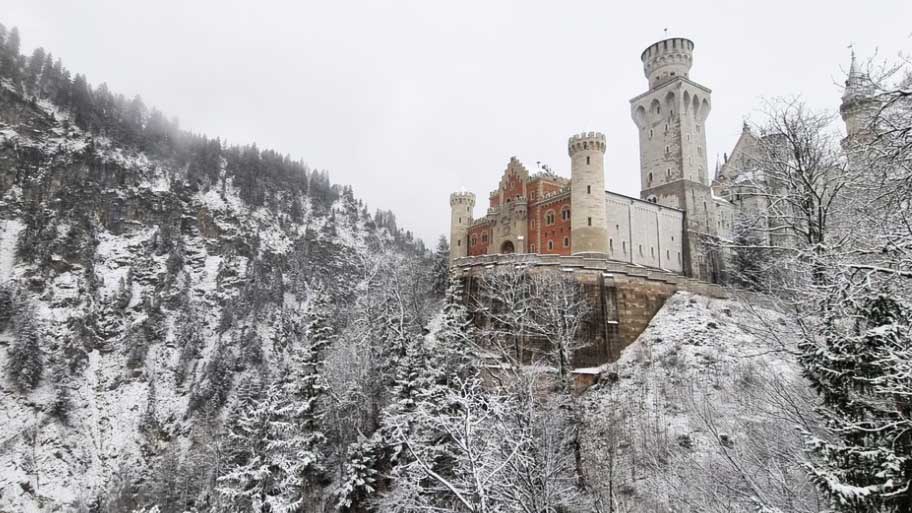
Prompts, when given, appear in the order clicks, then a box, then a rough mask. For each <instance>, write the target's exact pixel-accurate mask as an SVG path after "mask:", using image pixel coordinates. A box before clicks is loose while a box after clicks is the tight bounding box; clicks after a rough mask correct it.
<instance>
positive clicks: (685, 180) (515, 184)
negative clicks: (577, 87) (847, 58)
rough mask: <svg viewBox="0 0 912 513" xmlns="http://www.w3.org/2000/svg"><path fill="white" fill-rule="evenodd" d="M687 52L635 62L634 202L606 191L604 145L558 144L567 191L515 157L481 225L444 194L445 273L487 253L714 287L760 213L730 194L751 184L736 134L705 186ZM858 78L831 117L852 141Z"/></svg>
mask: <svg viewBox="0 0 912 513" xmlns="http://www.w3.org/2000/svg"><path fill="white" fill-rule="evenodd" d="M693 50H694V44H693V42H692V41H690V40H689V39H685V38H670V39H665V40H662V41H659V42H657V43H654V44H652V45H650V46H649V47H648V48H646V50H644V51H643V53H642V55H641V56H640V59H641V61H642V63H643V72H644V74H645V76H646V79H647V80H648V89H647V91H646V92H644V93H642V94H640V95H638V96H635V97H634V98H633V99H631V100H630V112H631V116H632V118H633V122H634V124H635V125H636V127H637V130H638V133H639V145H640V181H641V190H640V197H639V198H632V197H628V196H625V195H622V194H618V193H615V192H611V191H606V190H605V172H604V161H605V148H606V146H605V136H604V135H603V134H600V133H595V132H587V133H581V134H578V135H574V136H573V137H571V138H570V139H569V141H568V143H567V151H568V154H569V157H570V178H569V180H568V179H567V178H564V177H560V176H557V175H555V174H553V173H552V172H550V171H548V170H546V171H544V172H541V171H540V172H535V173H530V172H529V171H528V170H527V169H526V168H525V167H524V166H523V164H522V163H520V162H519V161H518V160H517V159H516V158H515V157H514V158H511V159H510V161H509V163H508V164H507V168H506V170H505V171H504V173H503V175H502V177H501V179H500V184H499V186H498V188H497V189H496V190H495V191H493V192H491V194H490V195H489V205H488V210H487V213H486V215H485V216H483V217H481V218H478V219H476V218H474V217H473V209H474V206H475V195H474V194H472V193H471V192H457V193H453V194H451V195H450V207H451V219H450V258H451V263H455V262H456V261H457V260H458V259H461V258H462V259H464V258H465V257H477V256H481V255H492V254H508V253H534V254H539V255H562V256H570V255H577V256H583V257H590V258H599V259H604V260H609V261H616V262H624V263H627V264H632V265H635V266H642V267H646V268H653V269H658V270H664V271H669V272H671V273H677V274H682V275H684V276H687V277H692V278H696V279H698V280H702V281H705V282H712V283H720V282H722V281H723V280H724V272H725V270H724V268H725V264H724V262H725V260H726V259H725V258H724V255H723V254H722V251H721V250H720V247H724V245H725V244H724V242H726V241H730V240H731V238H732V235H733V230H734V224H735V220H736V217H737V216H738V214H739V212H740V211H741V210H742V209H762V208H763V207H764V206H763V205H762V204H761V203H762V199H760V198H756V197H754V198H753V199H752V198H751V197H750V195H747V194H744V195H742V194H740V193H739V185H738V184H742V185H743V183H744V180H745V177H749V176H750V162H751V158H750V153H751V151H752V149H753V148H754V147H755V146H756V143H757V141H758V139H757V137H756V136H755V135H754V134H752V133H751V131H750V129H749V127H748V126H747V125H746V124H745V126H744V131H743V134H742V136H741V138H740V139H739V140H738V143H737V144H736V145H735V148H734V150H733V151H732V153H731V158H727V157H726V159H725V160H726V161H725V164H724V165H717V167H716V173H715V175H714V180H713V182H712V183H710V182H709V173H708V167H707V154H706V120H707V118H708V117H709V113H710V110H711V107H712V100H711V96H712V91H711V90H710V89H709V88H707V87H706V86H704V85H701V84H699V83H697V82H695V81H693V80H691V78H690V69H691V65H692V64H693ZM863 78H864V77H862V76H861V75H860V74H859V73H858V72H857V71H856V68H855V63H854V57H853V62H852V68H851V70H850V73H849V79H848V81H847V82H846V93H845V95H844V96H843V105H842V109H841V112H842V114H843V119H844V120H845V122H846V126H847V128H848V132H849V137H850V138H851V137H852V134H853V132H857V131H859V130H860V127H861V126H862V122H861V121H858V118H859V117H860V115H861V113H863V112H864V111H865V109H864V108H863V105H864V102H863V101H861V100H860V99H861V98H863V97H864V93H865V91H862V90H861V89H862V88H863V85H862V84H863V83H864V80H863ZM783 243H787V241H784V242H783Z"/></svg>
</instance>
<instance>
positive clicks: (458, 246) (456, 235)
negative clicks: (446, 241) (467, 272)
mask: <svg viewBox="0 0 912 513" xmlns="http://www.w3.org/2000/svg"><path fill="white" fill-rule="evenodd" d="M473 208H475V195H474V194H472V193H471V192H454V193H453V194H450V262H452V261H453V260H454V259H456V258H460V257H464V256H467V255H468V250H469V238H468V233H469V225H471V224H472V209H473Z"/></svg>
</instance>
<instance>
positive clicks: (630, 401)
mask: <svg viewBox="0 0 912 513" xmlns="http://www.w3.org/2000/svg"><path fill="white" fill-rule="evenodd" d="M788 333H789V324H788V322H787V320H786V319H785V318H784V317H783V316H781V315H780V314H778V313H776V312H773V311H769V310H762V309H756V308H752V307H749V306H747V305H744V304H741V303H738V302H737V301H733V300H716V299H709V298H706V297H701V296H695V295H691V294H688V293H681V292H679V293H677V294H676V295H674V296H673V297H671V298H669V300H668V301H667V302H666V303H665V306H664V307H663V308H662V309H661V310H660V311H659V313H658V314H657V315H656V316H655V318H654V319H653V320H652V322H651V323H650V325H649V326H648V327H647V329H646V330H645V331H644V332H643V334H642V335H640V337H639V338H638V339H637V340H636V342H634V343H633V344H631V345H630V346H629V347H628V348H626V349H625V350H624V351H623V353H622V355H621V357H620V359H619V360H618V362H617V363H615V364H612V365H609V366H607V367H606V368H605V369H604V370H603V371H602V374H601V378H602V384H600V385H598V386H596V387H594V388H592V389H590V390H589V391H588V392H587V393H586V394H585V395H584V402H585V404H586V406H587V415H586V422H585V426H584V431H583V432H584V440H583V457H584V459H585V460H586V464H585V467H586V469H587V474H588V478H589V479H590V480H591V481H592V482H593V483H595V488H596V489H597V490H598V491H599V492H600V494H601V496H602V497H603V499H604V500H608V499H607V497H609V496H612V495H613V497H614V499H613V500H614V504H615V506H616V507H617V508H619V509H616V510H617V511H636V512H639V511H643V512H646V511H649V512H672V511H716V510H715V509H701V508H712V507H718V505H720V504H723V505H726V507H728V508H730V509H728V510H727V511H749V510H753V507H754V506H755V504H757V502H758V501H760V502H762V501H766V502H767V503H769V504H773V505H779V506H786V505H787V503H788V501H789V500H791V501H793V503H797V502H808V501H812V500H813V498H814V491H813V487H812V486H811V485H810V484H809V483H808V482H807V479H806V477H805V474H804V472H803V470H802V469H801V468H800V467H799V461H798V458H799V457H800V454H801V447H802V439H801V436H800V433H799V431H798V427H797V426H802V427H805V428H808V427H812V426H813V425H815V422H816V421H815V418H814V415H813V413H812V407H813V401H814V397H813V393H812V391H811V390H810V389H809V387H808V386H807V384H806V383H805V382H804V380H803V378H802V377H801V374H800V368H799V366H798V364H797V362H796V360H795V358H794V356H793V353H792V350H793V349H794V340H793V339H792V338H791V337H790V336H789V335H788ZM761 490H762V492H761ZM770 490H773V491H772V492H771V491H770ZM767 496H769V497H767ZM605 504H607V502H606V503H605ZM714 505H715V506H714ZM607 510H608V509H606V511H607ZM790 510H791V509H783V511H790ZM721 511H726V510H721Z"/></svg>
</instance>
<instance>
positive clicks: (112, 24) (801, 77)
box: [0, 0, 912, 243]
mask: <svg viewBox="0 0 912 513" xmlns="http://www.w3.org/2000/svg"><path fill="white" fill-rule="evenodd" d="M381 4H385V5H381ZM874 5H876V6H877V7H876V10H875V9H874V8H871V7H869V6H874ZM0 6H2V8H0V16H2V19H0V21H2V22H3V23H4V24H6V25H7V26H18V27H19V29H20V31H21V33H22V39H23V49H24V51H28V52H30V51H31V50H32V49H33V48H35V47H36V46H43V47H45V48H46V49H48V50H50V51H51V52H53V53H54V55H56V56H59V57H61V58H62V59H63V62H64V65H65V66H67V67H68V68H69V69H70V71H71V72H73V73H83V74H85V75H86V76H87V77H88V79H89V81H90V82H91V83H92V84H96V85H97V84H99V83H101V82H107V83H108V85H109V86H110V87H111V89H112V90H113V91H116V92H120V93H123V94H125V95H128V96H131V95H133V94H140V95H141V96H142V97H143V99H144V100H145V102H146V104H147V105H149V106H157V107H159V108H160V109H161V110H163V111H164V112H165V113H166V114H168V115H169V116H176V117H178V118H179V119H180V122H181V126H182V127H183V128H186V129H190V130H193V131H195V132H202V133H206V134H208V135H210V136H220V137H223V138H227V139H228V140H229V141H230V142H232V143H238V144H246V143H249V142H256V143H257V145H258V146H260V147H261V148H273V149H275V150H277V151H280V152H282V153H288V154H290V155H291V156H292V157H294V158H301V159H303V160H304V161H306V162H307V163H308V164H309V165H310V166H311V167H314V168H318V169H326V170H328V171H329V172H330V176H331V178H332V180H333V182H335V183H345V184H351V185H352V186H353V187H354V188H355V193H356V194H357V195H358V196H359V197H361V198H363V199H364V200H366V201H367V202H368V204H369V206H370V207H371V209H374V208H383V209H392V210H393V211H394V212H395V213H396V215H397V217H398V219H399V223H400V225H401V226H403V227H405V228H407V229H410V230H412V231H413V232H415V233H416V234H418V235H419V236H421V237H423V238H424V239H425V240H426V241H428V242H429V243H433V242H434V241H435V240H436V237H437V236H438V235H439V234H443V233H445V232H447V231H448V229H449V226H448V223H449V200H448V196H449V193H450V192H452V191H455V190H458V189H460V188H462V187H464V188H466V189H467V190H470V191H473V192H475V193H476V195H477V196H478V204H477V205H476V207H475V215H476V217H478V216H481V215H484V212H485V209H486V208H487V195H488V193H489V192H490V191H491V190H492V189H494V188H495V187H496V186H497V181H498V178H499V176H500V174H501V173H502V172H503V170H504V169H505V167H506V164H507V162H508V160H509V158H510V156H511V155H516V156H517V157H519V158H520V160H522V161H523V162H524V163H525V164H526V165H527V167H528V168H529V169H530V171H534V170H535V168H536V161H541V162H542V163H546V164H548V165H550V166H551V167H552V168H553V169H554V170H556V171H558V172H559V173H561V174H564V175H569V159H568V157H567V153H566V144H567V138H568V137H569V136H570V135H572V134H574V133H577V132H582V131H590V130H597V131H601V132H604V133H605V134H607V136H608V151H607V157H606V165H605V170H606V179H605V183H606V186H607V188H608V189H610V190H614V191H617V192H620V193H624V194H629V195H634V196H637V195H638V193H639V178H638V173H639V163H638V151H637V139H636V129H635V127H634V125H633V122H632V121H631V120H630V114H629V102H628V100H629V99H630V98H632V97H634V96H636V95H638V94H640V93H642V92H644V91H645V90H646V79H645V78H644V77H643V73H642V64H641V62H640V60H639V56H640V53H641V52H642V51H643V49H644V48H646V47H647V46H648V45H650V44H651V43H653V42H655V41H657V40H660V39H662V38H664V35H665V32H664V29H666V28H667V29H668V36H682V37H688V38H690V39H692V40H693V41H694V43H695V50H694V66H693V68H692V70H691V73H690V77H691V79H692V80H694V81H696V82H699V83H701V84H703V85H705V86H707V87H709V88H710V89H712V90H713V97H712V99H713V111H712V113H711V114H710V117H709V120H708V122H707V134H708V139H709V140H708V153H709V155H710V161H709V167H710V169H712V167H713V165H714V161H715V155H716V154H721V153H722V152H724V151H730V149H731V147H732V146H733V145H734V143H735V140H736V139H737V137H738V134H739V133H740V130H741V125H742V120H743V119H745V117H747V118H749V119H752V120H754V121H760V119H761V115H760V113H759V109H760V107H761V106H762V99H763V98H771V97H776V96H784V95H794V94H800V95H802V96H803V97H804V98H805V99H806V100H807V101H808V103H810V104H811V105H812V106H814V107H818V108H828V109H835V108H837V107H838V101H839V96H840V94H841V91H840V84H841V82H842V80H843V74H844V73H845V71H846V69H847V67H848V61H849V50H848V49H847V46H848V45H849V44H854V45H855V48H856V51H857V52H858V54H859V57H867V56H870V55H872V54H873V53H874V52H875V51H879V55H880V56H881V57H887V58H889V57H893V56H895V55H896V54H897V53H898V52H900V51H904V52H910V51H912V2H910V1H909V0H895V1H893V0H890V1H887V0H876V1H875V0H872V1H870V2H863V1H858V0H856V1H854V2H844V1H814V2H810V1H798V0H789V1H780V0H773V1H762V2H758V1H752V2H723V1H676V2H670V3H667V4H666V3H661V2H625V3H621V2H614V1H607V0H601V1H591V2H575V1H565V2H555V1H549V2H538V1H535V2H533V1H528V0H526V1H515V2H506V1H495V0H487V1H481V2H475V1H466V0H462V1H449V2H434V1H428V0H423V1H414V2H406V1H397V2H392V1H387V2H366V1H365V2H349V1H322V2H304V1H296V2H291V1H288V2H266V1H254V0H246V1H229V0H205V1H203V0H192V1H191V0H183V1H172V0H167V1H166V0H156V1H144V2H134V1H127V0H81V1H79V2H73V1H71V0H61V1H42V0H0Z"/></svg>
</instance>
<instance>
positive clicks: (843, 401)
mask: <svg viewBox="0 0 912 513" xmlns="http://www.w3.org/2000/svg"><path fill="white" fill-rule="evenodd" d="M910 329H912V312H910V309H909V307H908V306H907V305H903V304H901V303H899V302H897V301H896V300H895V299H892V298H891V297H888V296H886V295H877V296H874V297H869V298H867V299H864V300H861V301H855V300H851V299H846V300H844V301H842V302H840V303H839V304H835V305H830V306H828V308H827V310H826V318H825V322H824V324H823V331H822V333H821V335H822V337H823V343H822V344H817V343H814V342H813V341H805V342H804V343H803V344H802V347H801V349H802V356H801V360H802V364H803V365H804V368H805V374H806V376H807V377H808V379H809V380H810V381H811V384H812V386H813V387H814V389H815V390H817V392H818V393H819V394H820V396H821V399H822V402H823V405H822V407H821V408H820V409H819V412H820V413H821V415H822V416H823V418H824V420H825V422H826V427H827V428H828V433H829V436H828V437H823V438H821V437H816V436H811V435H810V434H808V437H809V449H810V452H811V455H812V456H813V458H812V460H811V462H810V463H808V465H807V467H808V470H809V472H810V474H811V478H812V480H813V481H814V483H815V484H816V485H817V486H818V487H819V488H820V489H821V490H822V491H824V492H825V493H826V494H827V495H829V496H830V498H831V499H832V503H833V506H834V507H835V508H836V509H837V510H838V511H844V512H851V513H874V512H878V513H879V512H905V511H912V437H910V436H909V433H910V432H912V415H910V412H912V403H910V400H909V397H910V394H912V387H910V382H909V376H910V375H912V374H910V371H912V363H910V358H912V332H910Z"/></svg>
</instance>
